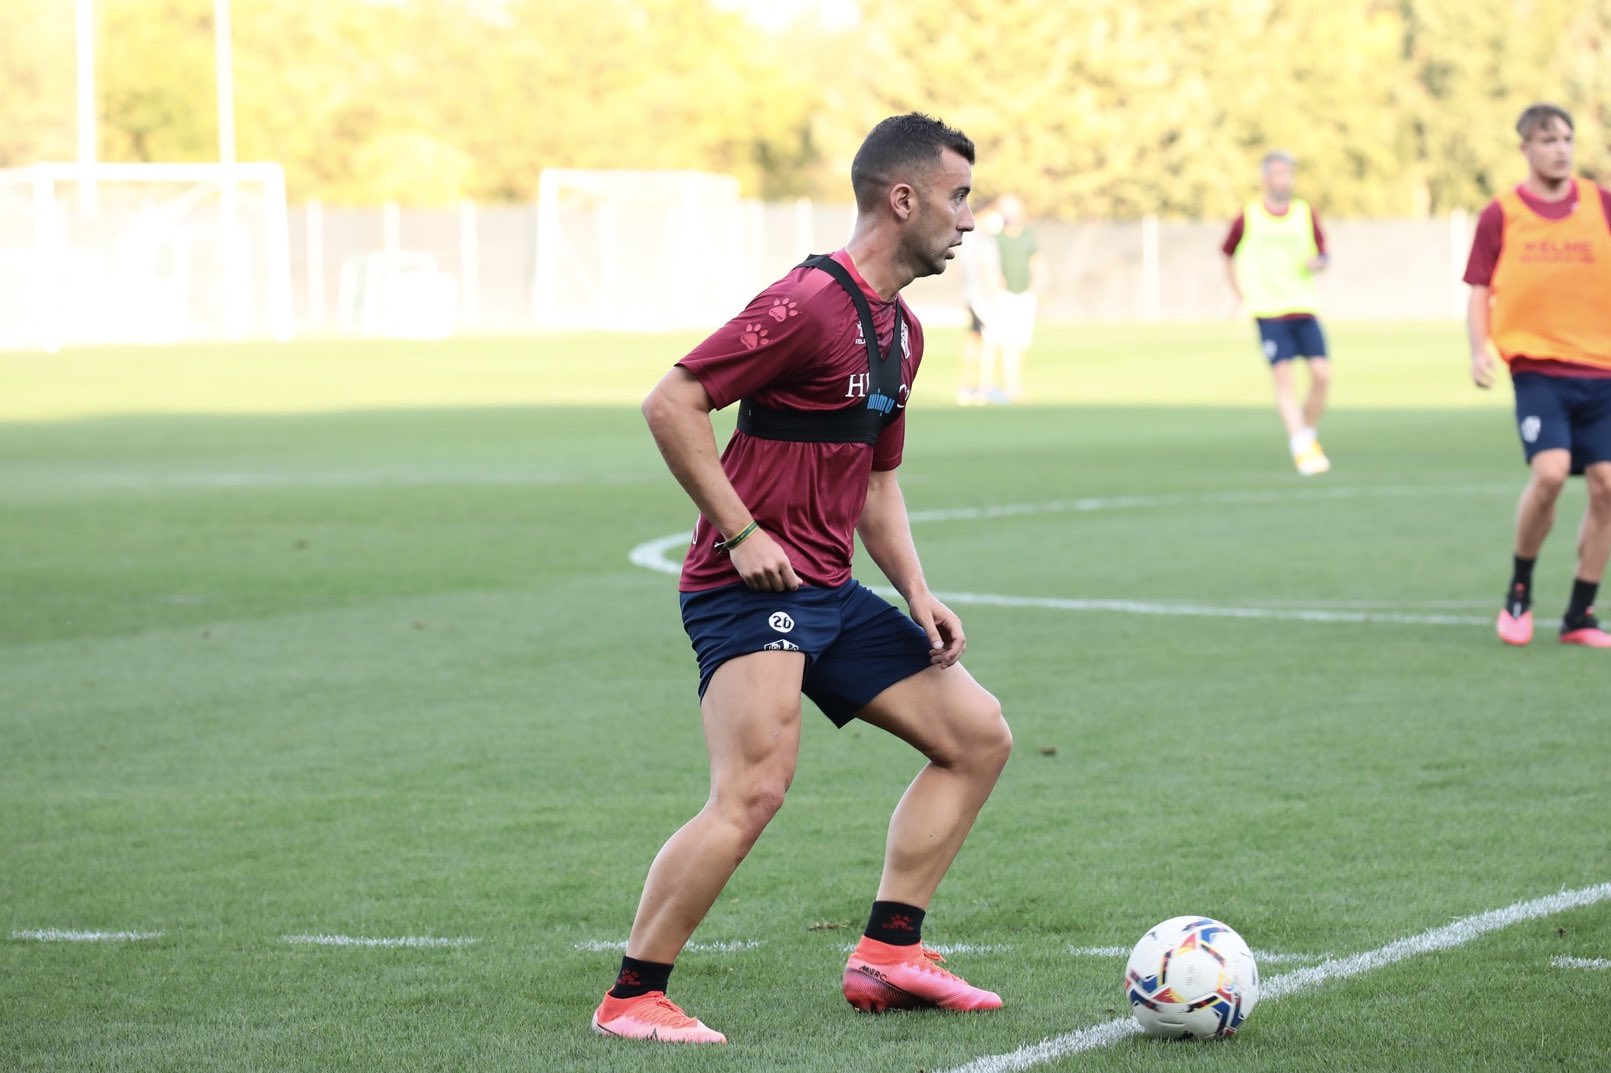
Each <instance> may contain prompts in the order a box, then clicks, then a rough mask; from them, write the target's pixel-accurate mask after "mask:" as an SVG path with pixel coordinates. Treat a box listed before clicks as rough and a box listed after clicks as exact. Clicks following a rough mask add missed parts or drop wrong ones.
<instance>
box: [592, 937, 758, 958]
mask: <svg viewBox="0 0 1611 1073" xmlns="http://www.w3.org/2000/svg"><path fill="white" fill-rule="evenodd" d="M626 945H627V944H626V940H625V939H584V940H582V941H581V942H579V943H577V944H576V945H575V947H574V949H576V950H586V951H589V952H591V953H595V954H597V953H602V952H604V951H606V950H622V951H624V950H626ZM760 945H761V944H760V941H759V940H756V939H724V940H720V941H717V942H710V943H689V944H688V945H687V946H685V947H683V949H684V950H685V951H688V952H690V953H694V954H736V953H739V952H740V951H743V950H754V949H755V948H757V947H758V946H760Z"/></svg>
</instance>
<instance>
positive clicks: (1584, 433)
mask: <svg viewBox="0 0 1611 1073" xmlns="http://www.w3.org/2000/svg"><path fill="white" fill-rule="evenodd" d="M1511 382H1512V383H1513V384H1514V385H1515V388H1516V431H1517V433H1519V434H1520V436H1521V444H1522V453H1523V454H1524V455H1525V456H1526V458H1527V461H1528V463H1529V464H1531V463H1532V461H1533V456H1534V455H1536V454H1538V452H1540V451H1549V450H1563V451H1571V452H1572V472H1573V473H1578V474H1580V473H1582V472H1583V468H1584V467H1585V466H1588V465H1591V464H1592V463H1595V462H1611V378H1601V377H1586V376H1550V375H1548V374H1546V373H1516V374H1515V375H1514V376H1512V377H1511Z"/></svg>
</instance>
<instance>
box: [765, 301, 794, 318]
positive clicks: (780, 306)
mask: <svg viewBox="0 0 1611 1073" xmlns="http://www.w3.org/2000/svg"><path fill="white" fill-rule="evenodd" d="M799 304H800V303H798V302H796V301H795V300H794V299H792V298H774V299H772V308H771V309H768V310H767V311H766V315H767V316H769V317H771V318H772V319H773V320H775V321H777V322H778V323H779V324H782V323H783V322H784V321H786V320H788V319H789V318H790V317H798V316H799V315H800V310H798V309H797V308H795V307H796V306H798V305H799Z"/></svg>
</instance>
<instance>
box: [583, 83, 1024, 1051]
mask: <svg viewBox="0 0 1611 1073" xmlns="http://www.w3.org/2000/svg"><path fill="white" fill-rule="evenodd" d="M973 159H974V148H973V143H972V142H971V141H970V140H969V139H968V138H967V137H966V136H965V135H963V134H962V133H961V132H959V131H956V130H953V129H951V128H950V127H947V126H945V125H944V124H942V123H940V122H939V121H937V120H934V119H932V118H930V117H928V116H924V115H921V114H917V113H912V114H909V115H903V116H892V117H891V118H889V119H886V120H884V121H883V122H882V123H880V124H878V126H876V127H874V128H873V130H872V132H871V133H870V134H868V136H867V138H866V140H865V141H864V142H863V144H862V146H861V149H860V150H859V151H858V152H857V154H856V158H855V160H854V162H853V163H852V166H851V185H852V187H853V188H854V191H855V195H856V207H857V215H856V224H855V227H854V229H853V231H852V234H851V236H850V240H849V242H848V244H847V245H846V246H845V248H844V249H842V250H839V251H838V252H836V253H834V254H832V255H831V258H814V259H811V260H808V261H807V262H806V263H805V264H803V265H801V266H800V267H797V268H796V269H794V270H793V271H791V272H790V273H788V274H787V275H786V276H784V277H783V278H782V279H781V280H779V281H778V282H777V283H775V284H773V285H772V286H771V287H768V288H767V289H766V290H764V291H762V292H761V294H759V295H758V296H757V297H756V298H755V299H754V300H753V301H751V302H750V304H749V306H748V307H747V308H746V309H745V310H744V311H743V312H742V313H741V314H739V316H737V317H735V318H734V319H733V320H731V321H729V322H728V323H727V325H726V326H725V327H723V328H721V329H718V330H717V331H716V332H715V333H714V334H713V335H711V336H710V338H708V339H706V340H705V341H704V342H703V343H701V344H700V345H699V346H697V347H696V348H694V350H693V352H692V353H690V354H689V355H688V356H687V357H685V358H683V359H682V360H681V361H680V362H678V363H677V364H676V365H675V366H674V367H673V368H672V369H671V371H670V372H669V373H667V374H666V376H665V378H664V379H662V380H661V381H660V383H659V384H658V385H656V387H655V388H654V390H653V391H652V392H650V394H649V397H648V398H647V399H646V400H645V401H644V404H643V412H644V416H645V418H646V419H647V421H648V423H649V428H650V430H651V431H652V432H653V434H654V438H655V442H656V444H657V445H658V446H659V448H660V452H661V454H662V455H663V456H664V457H665V460H666V465H667V466H668V468H669V469H670V470H671V472H672V474H673V475H674V476H675V477H676V479H677V481H678V482H679V483H680V484H681V485H682V487H683V488H684V490H686V491H687V493H688V495H689V498H690V499H692V500H693V502H694V505H695V506H696V507H698V509H699V520H698V524H697V525H696V526H695V528H694V534H693V542H692V545H691V547H690V549H689V552H688V556H687V558H686V560H685V562H684V564H683V570H682V578H681V581H680V583H679V589H680V590H681V591H680V598H681V602H682V610H683V624H684V626H685V628H686V629H687V631H688V635H689V637H690V638H691V640H692V641H693V646H694V650H695V653H696V654H697V656H698V660H699V671H700V711H701V715H702V717H703V723H704V732H705V741H706V746H707V749H708V752H709V755H710V769H711V790H710V796H709V798H708V799H707V800H706V802H705V805H704V807H703V808H702V809H701V810H700V811H699V813H698V814H697V815H696V816H694V818H693V819H691V820H689V821H688V822H687V823H686V824H685V825H683V827H682V828H681V829H680V830H678V831H677V832H676V833H675V834H673V835H672V836H671V838H670V839H669V840H668V841H667V842H666V843H665V845H664V846H663V847H662V848H661V850H660V853H659V854H658V855H657V856H656V857H655V860H654V864H653V865H652V866H651V867H650V869H649V875H648V879H647V881H646V882H645V884H644V889H643V896H642V899H641V900H640V902H639V904H638V911H637V916H636V917H635V919H634V920H633V924H632V931H631V934H630V936H629V938H628V940H627V949H626V956H625V957H624V958H622V963H621V969H620V973H619V975H618V976H617V979H616V983H615V986H614V987H612V988H611V989H610V991H609V993H608V994H606V995H605V997H604V1000H603V1002H602V1003H600V1005H599V1007H598V1010H597V1011H596V1012H595V1013H594V1015H593V1028H594V1029H595V1030H596V1031H598V1032H601V1033H603V1034H605V1035H614V1036H624V1037H629V1038H634V1039H651V1040H658V1041H662V1042H689V1043H724V1042H726V1037H725V1036H723V1035H722V1034H721V1033H720V1032H717V1031H714V1030H712V1029H710V1028H708V1027H706V1026H705V1025H704V1024H703V1023H702V1022H701V1021H699V1020H697V1019H696V1018H693V1017H690V1016H688V1015H687V1014H685V1013H684V1012H683V1011H682V1010H681V1009H680V1008H679V1007H677V1006H676V1005H675V1004H674V1003H672V1002H671V1001H670V1000H669V999H668V998H667V997H666V984H667V978H668V976H669V975H670V973H671V969H672V965H673V963H674V962H675V960H676V958H677V956H678V954H680V953H681V952H682V949H683V946H684V945H685V944H686V943H687V942H688V939H689V937H690V936H691V935H692V934H693V932H694V929H695V928H697V927H698V925H699V923H700V921H701V920H703V919H704V917H705V915H706V914H707V913H708V912H709V911H710V908H711V906H712V904H714V902H715V900H716V898H717V896H718V895H719V894H720V893H721V891H722V889H723V887H724V886H726V884H727V881H728V879H729V878H730V877H731V876H732V874H733V871H734V870H735V869H736V868H737V867H738V864H739V862H740V861H742V860H743V859H744V857H745V855H746V854H747V853H748V852H749V850H750V848H751V847H752V846H753V845H754V844H755V841H756V840H757V839H758V838H759V837H760V835H761V832H762V831H763V830H764V829H765V828H766V825H767V823H768V822H770V820H771V819H772V817H773V815H774V814H776V812H777V811H778V809H779V807H780V806H781V805H782V804H783V797H784V793H785V791H787V789H788V787H789V784H790V782H791V781H792V780H793V778H794V772H795V764H796V759H797V754H798V752H799V744H800V721H801V696H802V694H803V695H804V696H806V697H809V698H811V700H812V701H813V703H815V704H816V705H817V707H819V708H820V709H822V711H823V713H824V714H826V715H827V716H828V717H829V719H831V720H832V721H833V722H834V724H835V725H836V726H844V725H845V724H847V723H849V722H850V721H852V720H855V719H859V720H861V721H862V722H864V723H867V724H869V725H871V726H875V727H878V728H879V729H881V730H884V731H887V732H888V733H890V734H893V735H895V736H896V737H898V738H900V739H901V740H903V741H905V742H908V743H909V744H911V745H912V746H913V747H914V748H915V749H917V750H918V752H920V753H921V754H922V755H923V756H924V757H925V758H926V759H927V761H928V762H927V764H926V765H925V766H924V767H923V768H922V770H921V771H920V772H919V773H918V775H917V777H916V779H915V780H914V781H913V782H912V784H911V786H910V787H909V788H908V789H907V791H906V794H905V796H904V797H902V798H901V801H900V803H899V804H898V805H897V806H896V809H895V812H894V815H893V816H892V817H891V819H890V825H889V834H888V839H887V842H886V845H885V860H884V868H883V875H882V878H881V879H880V881H879V885H878V890H877V894H876V897H875V900H874V902H873V907H872V913H871V916H870V919H869V921H868V926H867V929H866V933H865V935H864V936H863V938H862V939H861V942H860V943H859V944H858V946H857V947H856V950H855V951H854V952H853V953H852V954H851V956H850V959H849V962H848V963H847V965H846V967H845V971H844V975H843V988H844V992H845V997H846V999H847V1000H848V1001H849V1002H850V1003H851V1005H853V1006H855V1007H856V1008H858V1009H861V1010H867V1011H870V1012H880V1011H883V1010H887V1009H898V1008H911V1007H938V1008H943V1009H950V1010H988V1009H996V1008H998V1007H1000V1005H1001V999H1000V998H999V997H998V996H997V995H996V994H994V993H993V992H990V991H985V990H983V989H981V988H976V987H973V986H972V985H970V984H968V983H967V982H966V981H964V980H963V979H961V978H960V977H958V976H955V975H953V974H952V973H950V972H948V971H946V970H945V969H943V968H941V967H940V965H939V961H940V957H939V955H938V954H937V953H935V952H934V951H932V950H929V949H928V948H926V947H924V946H923V945H922V943H921V928H922V922H923V916H924V912H925V910H926V909H927V907H928V904H929V900H930V898H931V897H932V896H933V894H934V891H935V888H936V887H937V886H938V885H939V882H940V879H941V877H942V876H944V874H945V872H946V870H947V869H948V868H949V867H950V865H951V862H952V860H953V859H954V858H955V856H956V854H957V851H958V850H959V849H960V848H961V845H962V841H963V839H964V838H965V837H966V836H967V833H968V830H969V829H970V828H971V827H972V825H973V821H974V818H975V817H976V816H977V815H978V813H979V809H980V808H981V807H982V806H983V805H984V802H985V799H986V798H987V797H988V796H989V795H990V791H991V789H992V788H993V787H994V786H995V783H996V779H997V777H998V776H999V775H1000V773H1001V770H1002V767H1003V766H1004V765H1005V764H1006V762H1007V757H1008V754H1009V753H1010V752H1011V750H1012V735H1011V732H1010V731H1009V730H1008V728H1007V724H1006V722H1005V720H1003V718H1002V715H1001V706H1000V704H999V703H998V702H997V700H996V698H995V697H994V696H992V695H991V694H990V693H989V692H987V691H986V690H985V689H984V688H983V687H982V686H980V685H979V684H978V683H977V682H975V681H974V679H973V678H972V676H970V675H969V674H968V672H967V671H966V670H964V669H963V667H962V664H961V663H960V662H958V661H959V659H960V657H961V656H962V653H963V650H964V648H965V646H966V639H965V637H964V634H963V631H962V623H961V621H960V620H959V619H958V618H957V616H956V614H955V613H954V612H952V611H951V610H950V609H949V608H947V607H946V606H945V605H944V604H942V603H941V602H940V601H939V600H937V599H936V598H935V597H934V594H933V593H931V592H930V591H929V588H928V583H927V581H926V580H925V579H924V576H923V568H922V566H921V564H920V562H919V559H918V555H917V551H916V548H915V545H914V544H913V541H912V534H911V528H910V526H909V524H908V520H907V514H906V506H905V502H904V500H903V498H902V495H901V489H900V484H899V483H898V481H897V479H896V470H897V467H898V466H899V465H900V462H901V454H902V448H903V446H904V440H905V433H906V416H905V415H906V404H907V401H908V399H909V397H910V395H911V386H912V382H913V379H914V377H915V375H916V373H917V369H918V366H919V364H920V363H921V361H922V357H923V333H922V329H921V327H920V326H919V325H918V323H917V320H916V318H915V317H913V316H912V312H911V310H910V309H909V308H908V307H907V306H906V304H905V302H903V301H902V300H901V298H900V291H901V289H902V288H903V287H905V286H906V285H907V284H908V283H910V282H911V281H912V280H914V279H916V278H917V277H919V276H929V275H935V274H937V273H940V272H943V271H944V270H945V266H946V262H947V261H949V260H950V259H951V258H952V257H953V256H955V250H956V247H957V246H959V245H960V244H961V242H962V236H963V235H964V234H965V233H967V232H968V231H970V230H972V229H973V213H972V210H971V209H970V208H969V206H968V194H969V192H970V188H971V186H972V175H973ZM869 328H870V329H871V332H870V333H869V331H868V329H869ZM869 334H871V336H872V338H870V339H869V338H868V335H869ZM735 402H737V403H739V427H738V430H737V431H735V433H734V435H733V438H732V439H731V440H730V441H729V442H728V444H727V447H726V450H725V451H723V452H722V453H721V454H720V456H718V453H717V448H716V441H715V436H714V434H713V431H712V426H711V421H710V412H711V411H712V410H714V409H720V408H722V407H725V406H728V405H730V404H732V403H735ZM857 535H859V536H860V537H861V541H862V544H863V546H865V547H866V549H867V551H868V554H869V555H871V557H872V559H873V561H874V562H875V563H877V564H878V567H879V569H880V570H881V571H882V572H883V573H884V575H885V577H887V578H888V579H889V581H890V583H891V584H892V585H893V586H894V587H895V589H896V590H897V591H898V592H899V593H900V594H901V596H902V597H903V598H904V599H905V601H906V607H907V612H906V614H902V613H901V612H900V611H899V610H897V609H896V608H895V607H894V606H892V605H891V604H889V603H887V602H886V601H884V600H883V599H881V598H879V597H878V596H876V595H875V594H873V593H872V592H871V591H869V590H868V589H866V588H865V587H863V586H862V585H861V584H860V582H858V581H856V580H855V579H854V578H852V577H851V574H850V568H851V554H852V550H853V546H854V541H855V538H856V536H857Z"/></svg>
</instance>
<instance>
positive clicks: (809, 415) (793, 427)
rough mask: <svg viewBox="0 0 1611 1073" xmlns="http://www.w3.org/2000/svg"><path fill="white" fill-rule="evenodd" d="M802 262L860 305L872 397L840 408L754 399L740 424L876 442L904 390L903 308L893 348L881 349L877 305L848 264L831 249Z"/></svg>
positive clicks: (770, 435) (766, 432)
mask: <svg viewBox="0 0 1611 1073" xmlns="http://www.w3.org/2000/svg"><path fill="white" fill-rule="evenodd" d="M799 267H801V268H818V269H821V270H822V271H824V272H826V273H828V275H830V276H832V277H833V278H834V279H835V280H837V281H838V283H839V286H841V287H843V288H844V290H845V293H847V294H849V295H850V300H851V302H853V303H854V304H855V306H856V313H857V315H858V316H859V317H860V318H861V335H862V339H863V341H864V342H866V344H867V398H866V400H865V402H864V403H852V404H851V405H849V406H847V407H845V408H844V409H841V410H771V409H767V408H766V407H764V406H757V405H756V404H755V400H753V399H741V400H740V401H739V404H738V428H739V431H740V432H743V433H745V434H747V435H750V436H757V437H759V438H761V439H763V440H795V441H799V442H802V443H876V442H877V441H878V434H879V433H880V432H883V431H884V428H885V426H887V425H888V424H890V422H892V421H894V420H895V416H896V411H897V406H896V403H897V401H898V400H899V399H900V395H901V329H902V327H903V326H904V324H903V321H902V320H901V313H900V310H899V308H898V307H897V309H896V312H895V330H894V332H893V333H892V334H891V336H890V340H889V353H888V354H880V353H879V352H878V330H877V329H876V328H875V327H874V325H873V310H872V307H871V306H869V305H868V304H867V296H866V295H864V294H862V292H861V288H860V287H859V286H857V285H856V281H855V280H853V279H851V278H850V273H849V272H847V271H845V266H844V265H842V264H840V263H839V262H838V261H835V260H834V259H833V257H832V256H831V255H830V254H826V253H819V254H816V255H814V256H811V257H807V258H806V259H805V260H804V261H801V262H800V264H799Z"/></svg>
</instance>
